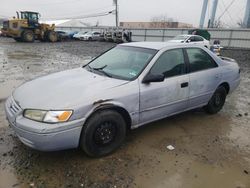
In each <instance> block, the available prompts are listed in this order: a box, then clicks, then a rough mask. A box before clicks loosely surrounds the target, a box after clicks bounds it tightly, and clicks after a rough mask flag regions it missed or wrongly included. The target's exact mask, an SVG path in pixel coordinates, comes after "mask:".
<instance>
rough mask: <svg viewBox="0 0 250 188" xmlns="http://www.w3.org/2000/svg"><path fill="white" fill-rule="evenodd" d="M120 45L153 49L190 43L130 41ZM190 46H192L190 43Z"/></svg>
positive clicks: (185, 45) (183, 45)
mask: <svg viewBox="0 0 250 188" xmlns="http://www.w3.org/2000/svg"><path fill="white" fill-rule="evenodd" d="M120 46H130V47H139V48H148V49H154V50H161V49H163V48H167V47H169V48H175V47H187V46H191V45H190V44H183V43H171V42H131V43H124V44H120ZM192 46H194V45H193V44H192Z"/></svg>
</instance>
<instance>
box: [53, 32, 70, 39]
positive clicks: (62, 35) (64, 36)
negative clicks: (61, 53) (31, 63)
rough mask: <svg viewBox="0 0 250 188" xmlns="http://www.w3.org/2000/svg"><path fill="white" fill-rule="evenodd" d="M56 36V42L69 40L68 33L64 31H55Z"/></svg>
mask: <svg viewBox="0 0 250 188" xmlns="http://www.w3.org/2000/svg"><path fill="white" fill-rule="evenodd" d="M56 33H57V36H58V41H65V40H69V39H71V37H70V35H69V33H67V32H65V31H56Z"/></svg>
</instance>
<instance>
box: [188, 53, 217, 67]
mask: <svg viewBox="0 0 250 188" xmlns="http://www.w3.org/2000/svg"><path fill="white" fill-rule="evenodd" d="M186 51H187V55H188V58H189V63H190V72H196V71H200V70H205V69H211V68H214V67H218V65H217V64H216V63H215V61H214V60H213V59H212V57H210V55H208V54H207V53H206V52H205V51H204V50H202V49H200V48H189V49H186Z"/></svg>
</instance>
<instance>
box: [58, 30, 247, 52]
mask: <svg viewBox="0 0 250 188" xmlns="http://www.w3.org/2000/svg"><path fill="white" fill-rule="evenodd" d="M108 28H110V27H57V28H56V29H57V30H64V31H66V30H67V31H68V30H71V31H104V30H106V29H108ZM122 29H125V28H122ZM127 30H129V31H131V32H132V40H133V41H167V40H170V39H171V38H173V37H175V36H176V35H181V34H187V33H188V30H190V29H179V28H178V29H172V28H171V29H170V28H169V29H127ZM208 31H209V32H210V34H211V41H213V40H215V39H218V40H220V41H221V45H222V46H224V47H232V48H250V29H208Z"/></svg>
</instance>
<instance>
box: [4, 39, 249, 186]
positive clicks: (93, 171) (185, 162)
mask: <svg viewBox="0 0 250 188" xmlns="http://www.w3.org/2000/svg"><path fill="white" fill-rule="evenodd" d="M112 45H113V44H110V43H99V42H65V43H55V44H50V43H34V44H24V43H16V42H14V41H12V40H11V39H0V188H8V187H21V188H22V187H40V188H43V187H100V188H103V187H104V188H105V187H117V188H118V187H143V188H144V187H145V188H147V187H159V188H161V187H164V188H165V187H170V188H175V187H187V188H200V187H203V188H206V187H226V188H231V187H232V188H247V187H250V121H249V120H250V51H246V50H224V51H223V54H224V55H225V56H228V57H232V58H235V59H236V60H237V61H238V62H239V64H240V66H241V68H242V82H241V85H240V87H239V88H238V89H237V91H236V92H235V93H233V94H232V95H231V96H229V97H228V99H227V102H226V104H225V107H224V109H223V110H222V111H221V112H220V113H219V114H217V115H213V116H211V115H207V114H206V113H204V112H203V111H202V110H200V109H198V110H194V111H190V112H187V113H183V114H180V115H177V116H174V117H171V118H167V119H164V120H161V121H158V122H155V123H152V124H149V125H146V126H143V127H141V128H139V129H137V130H134V131H132V132H131V133H130V134H129V136H128V138H127V140H126V142H125V143H124V144H123V146H122V147H121V148H120V149H119V150H118V151H116V152H115V153H114V154H112V155H110V156H107V157H104V158H100V159H91V158H88V157H87V156H86V155H85V154H84V153H83V152H81V151H79V150H77V149H76V150H67V151H61V152H49V153H43V152H38V151H34V150H32V149H30V148H27V147H26V146H24V145H23V144H21V143H20V141H19V140H18V139H17V137H16V136H15V134H14V132H13V131H12V130H11V129H10V128H9V127H8V123H7V121H6V120H5V114H4V101H5V99H6V97H7V96H8V95H10V93H11V91H12V90H13V88H15V87H16V86H18V85H19V84H21V83H23V82H25V81H27V80H30V79H33V78H35V77H38V76H41V75H46V74H49V73H52V72H57V71H60V70H65V69H70V68H74V67H79V66H81V65H82V64H83V63H84V61H85V60H87V59H90V58H91V57H93V56H96V55H98V54H99V53H101V52H102V51H105V50H106V49H109V48H110V47H112ZM170 144H171V145H173V146H174V147H175V149H174V150H173V151H169V150H168V149H167V146H168V145H170Z"/></svg>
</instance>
